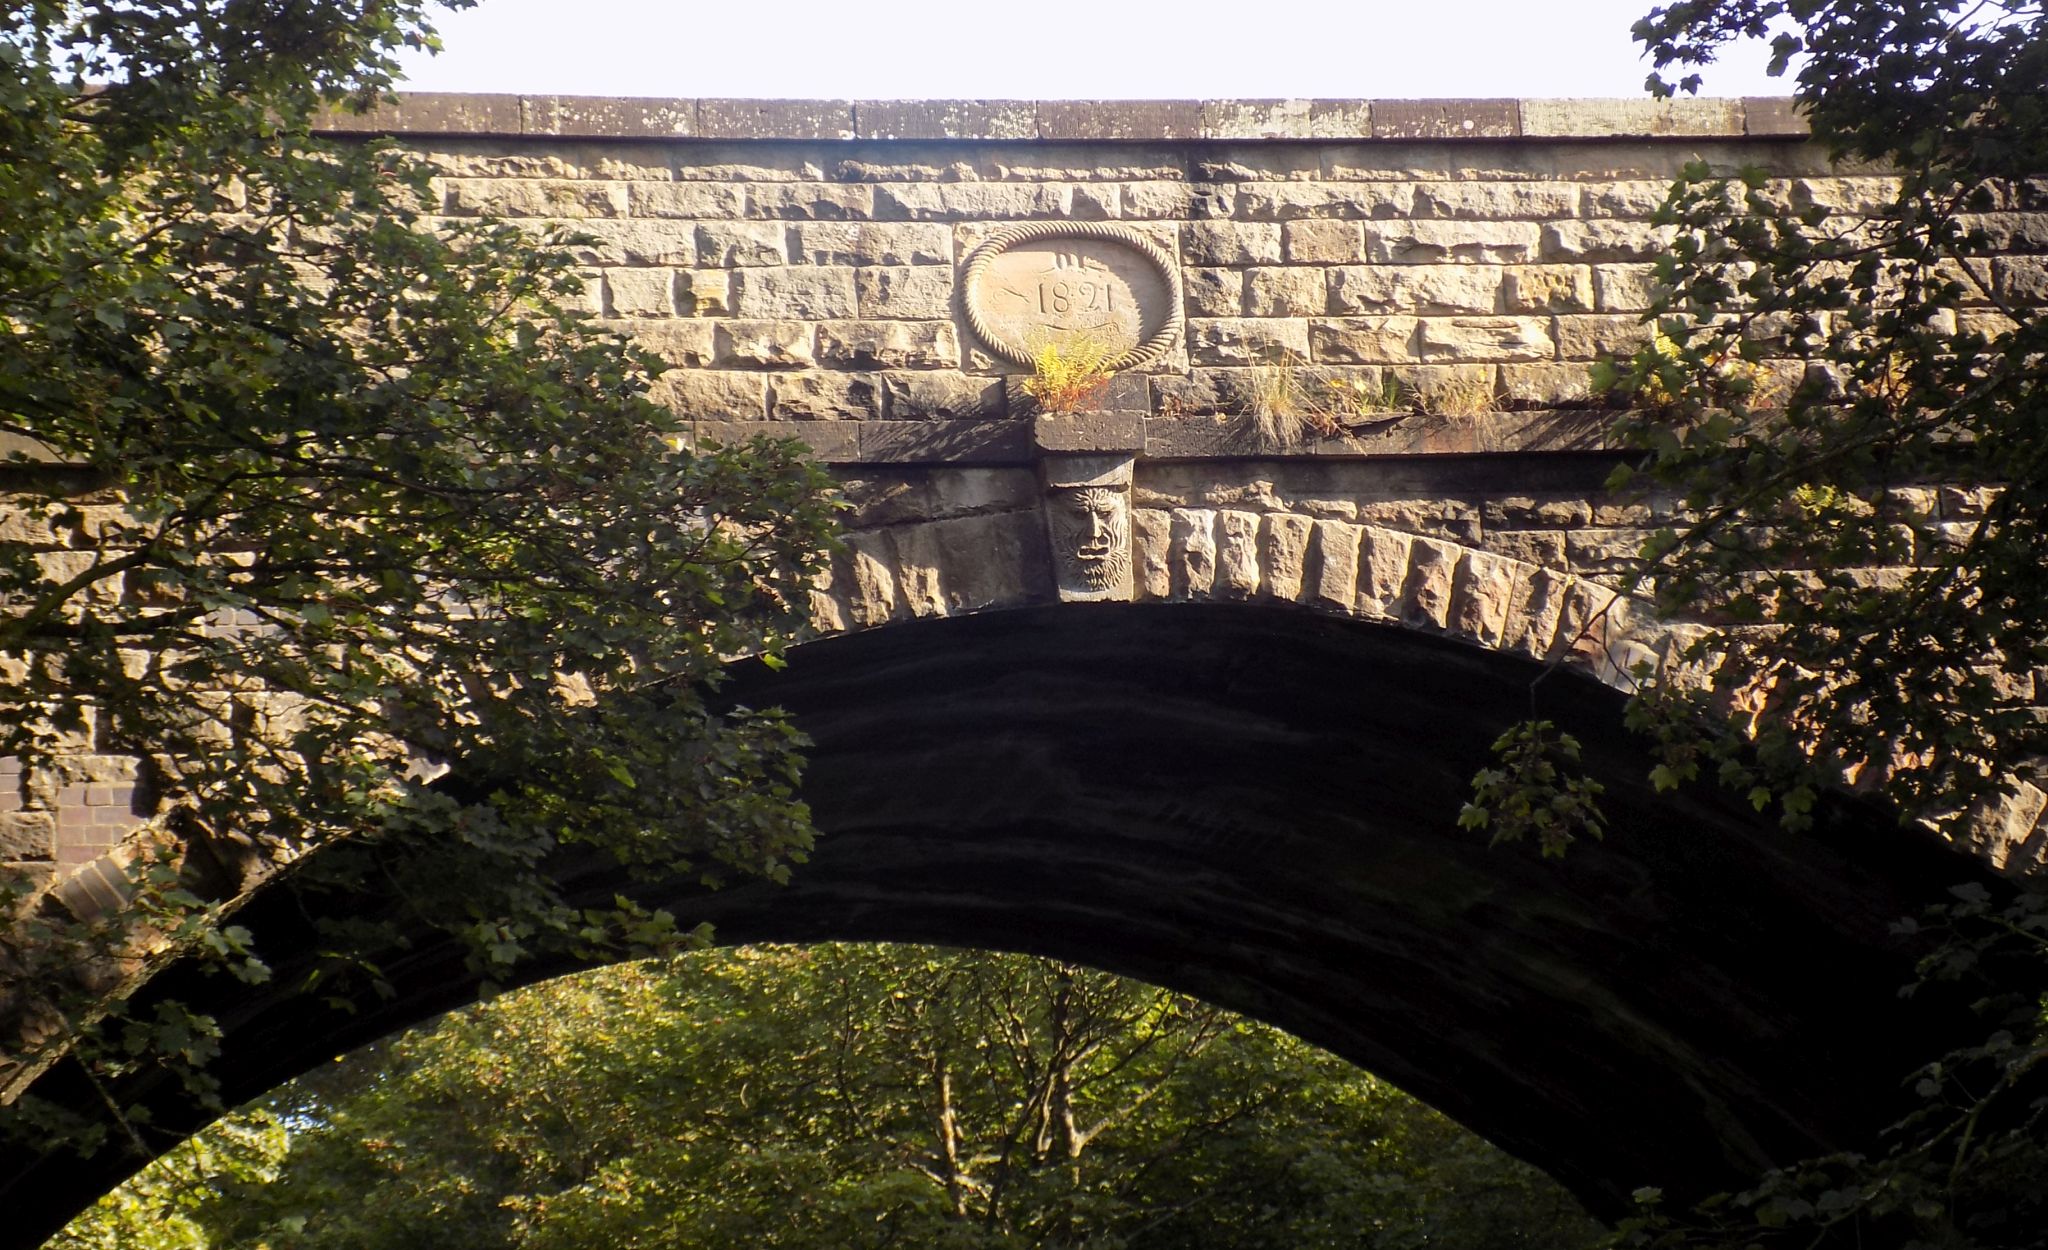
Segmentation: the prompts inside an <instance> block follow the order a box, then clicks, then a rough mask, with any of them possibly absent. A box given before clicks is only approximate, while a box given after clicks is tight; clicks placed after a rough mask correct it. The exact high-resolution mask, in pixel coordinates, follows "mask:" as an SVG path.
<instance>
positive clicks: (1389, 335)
mask: <svg viewBox="0 0 2048 1250" xmlns="http://www.w3.org/2000/svg"><path fill="white" fill-rule="evenodd" d="M1420 327H1421V321H1420V320H1419V319H1418V318H1415V317H1343V318H1331V319H1328V320H1316V321H1311V322H1309V323H1308V337H1309V347H1310V354H1311V356H1312V357H1313V359H1315V360H1316V361H1317V362H1318V363H1321V364H1337V365H1386V364H1409V363H1412V362H1413V361H1414V359H1415V338H1416V335H1417V334H1418V333H1419V331H1420Z"/></svg>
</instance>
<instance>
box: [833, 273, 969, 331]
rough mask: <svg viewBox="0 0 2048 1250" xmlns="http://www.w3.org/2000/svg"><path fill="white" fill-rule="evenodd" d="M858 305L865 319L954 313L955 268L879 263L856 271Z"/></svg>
mask: <svg viewBox="0 0 2048 1250" xmlns="http://www.w3.org/2000/svg"><path fill="white" fill-rule="evenodd" d="M854 275H855V278H854V289H855V306H856V310H857V313H858V315H859V316H860V317H861V318H863V319H866V320H895V321H932V320H939V319H943V318H950V317H952V315H953V271H952V270H951V269H950V268H942V267H938V266H933V265H915V266H912V265H878V266H875V267H873V268H866V269H858V270H855V271H854Z"/></svg>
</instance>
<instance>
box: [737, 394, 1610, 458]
mask: <svg viewBox="0 0 2048 1250" xmlns="http://www.w3.org/2000/svg"><path fill="white" fill-rule="evenodd" d="M1619 415H1621V414H1619V413H1617V412H1614V411H1611V410H1608V409H1571V408H1558V409H1542V410H1537V411H1532V412H1493V413H1481V414H1478V415H1476V416H1470V417H1439V416H1415V415H1402V416H1392V417H1389V418H1387V420H1386V421H1384V422H1382V423H1380V424H1378V425H1375V426H1370V427H1367V428H1364V429H1361V430H1359V431H1358V432H1356V433H1354V434H1351V435H1347V436H1344V437H1340V438H1319V439H1313V440H1310V441H1308V442H1305V443H1303V444H1302V445H1300V446H1297V447H1285V448H1282V447H1274V446H1272V445H1271V444H1269V443H1264V442H1262V441H1261V440H1260V438H1259V435H1258V433H1257V431H1256V430H1254V429H1253V428H1252V427H1251V425H1250V423H1249V422H1248V421H1247V420H1246V419H1245V418H1244V417H1242V416H1200V415H1197V416H1185V417H1154V416H1144V415H1142V414H1139V413H1135V412H1120V413H1090V414H1085V415H1083V416H1078V417H1038V418H1035V419H1034V418H1014V417H1012V418H1004V419H1000V420H986V421H972V420H965V419H958V420H942V421H699V422H697V423H696V434H697V439H698V441H699V442H700V443H706V444H709V443H737V442H744V441H746V440H747V439H749V438H753V437H755V436H757V435H760V436H765V437H768V438H788V439H795V440H796V441H797V442H800V443H803V444H805V445H806V446H808V447H809V448H810V449H811V455H812V456H814V457H815V458H816V459H817V460H818V461H820V462H821V463H824V464H925V465H1019V464H1029V463H1031V462H1032V461H1033V460H1034V459H1036V458H1037V456H1038V455H1039V454H1040V453H1042V452H1054V453H1071V452H1079V451H1122V452H1135V453H1137V455H1139V456H1140V457H1141V458H1143V459H1148V460H1244V459H1259V460H1272V459H1290V460H1300V459H1310V458H1339V459H1342V458H1372V457H1382V456H1473V455H1500V454H1532V453H1545V452H1550V453H1558V452H1563V453H1574V452H1579V453H1583V452H1609V451H1616V450H1620V449H1619V448H1617V447H1616V446H1615V445H1614V444H1613V443H1612V442H1610V441H1609V440H1608V430H1609V429H1610V428H1611V427H1612V426H1613V424H1614V419H1615V418H1616V417H1617V416H1619Z"/></svg>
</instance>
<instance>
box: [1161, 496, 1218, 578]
mask: <svg viewBox="0 0 2048 1250" xmlns="http://www.w3.org/2000/svg"><path fill="white" fill-rule="evenodd" d="M1168 558H1169V560H1170V561H1171V562H1172V565H1173V589H1174V593H1175V595H1176V596H1182V597H1189V598H1205V597H1207V596H1208V594H1209V592H1210V590H1211V589H1212V588H1213V587H1214V586H1215V584H1216V513H1215V512H1214V511H1212V510H1210V509H1207V508H1175V509H1174V510H1173V537H1172V545H1171V548H1170V554H1169V557H1168Z"/></svg>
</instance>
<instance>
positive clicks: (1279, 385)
mask: <svg viewBox="0 0 2048 1250" xmlns="http://www.w3.org/2000/svg"><path fill="white" fill-rule="evenodd" d="M1247 381H1248V383H1249V391H1248V394H1247V395H1246V400H1247V403H1248V405H1249V407H1250V409H1251V417H1252V428H1253V429H1254V430H1256V431H1257V432H1258V436H1259V441H1260V442H1261V443H1264V444H1265V445H1267V446H1269V447H1297V446H1300V445H1301V444H1302V443H1304V442H1306V441H1307V440H1308V435H1309V434H1310V432H1311V431H1316V429H1317V423H1316V421H1315V419H1314V414H1313V410H1312V408H1311V405H1310V404H1309V395H1308V387H1307V385H1306V384H1305V383H1304V382H1303V380H1302V377H1301V371H1300V369H1299V368H1298V367H1297V366H1296V364H1295V363H1294V362H1292V361H1282V362H1281V363H1279V364H1272V365H1260V366H1258V367H1257V368H1254V369H1253V370H1252V371H1251V374H1250V376H1249V377H1248V379H1247ZM1318 432H1319V431H1318Z"/></svg>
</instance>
